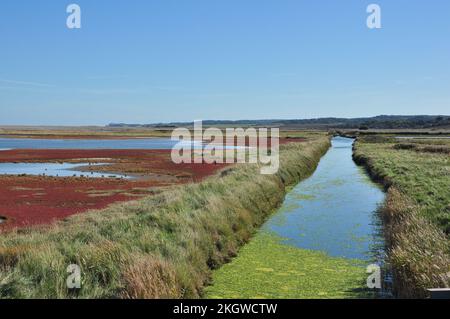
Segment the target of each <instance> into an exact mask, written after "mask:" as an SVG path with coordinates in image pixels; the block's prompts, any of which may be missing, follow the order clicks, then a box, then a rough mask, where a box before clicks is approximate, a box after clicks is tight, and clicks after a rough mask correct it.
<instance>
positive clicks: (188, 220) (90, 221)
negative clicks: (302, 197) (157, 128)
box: [0, 136, 329, 298]
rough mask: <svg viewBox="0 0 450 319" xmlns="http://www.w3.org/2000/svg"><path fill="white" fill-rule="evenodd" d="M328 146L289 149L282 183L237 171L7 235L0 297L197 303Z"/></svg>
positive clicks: (313, 143) (284, 151) (322, 139)
mask: <svg viewBox="0 0 450 319" xmlns="http://www.w3.org/2000/svg"><path fill="white" fill-rule="evenodd" d="M328 147H329V139H328V137H326V136H316V137H312V136H310V141H309V142H306V143H290V144H287V145H283V146H282V147H281V154H280V170H279V172H278V173H277V174H276V175H261V174H259V169H258V167H257V166H256V165H242V166H235V167H233V168H231V169H228V171H227V172H226V173H223V174H222V175H221V176H220V177H219V176H216V177H213V178H209V179H207V180H205V181H204V182H202V183H199V184H191V185H185V186H178V187H174V188H171V189H169V190H167V191H164V192H162V193H161V194H158V195H154V196H151V197H148V198H145V199H143V200H139V201H136V202H130V203H126V204H119V205H114V206H111V207H110V208H108V209H105V210H102V211H95V212H92V213H88V214H83V215H78V216H75V217H72V218H70V219H68V220H67V221H65V222H61V223H58V224H56V225H53V226H51V227H47V228H42V229H28V230H22V231H16V232H14V233H8V234H2V235H1V238H0V297H3V298H35V297H39V298H70V297H82V298H111V297H119V298H196V297H199V296H201V295H202V293H203V288H204V286H205V284H207V283H208V282H209V280H210V274H211V269H215V268H217V267H218V266H220V265H222V264H224V263H226V262H228V261H229V260H230V258H231V257H233V256H235V255H236V252H237V250H238V249H239V247H240V246H242V245H243V244H244V243H245V242H247V241H248V240H249V238H250V237H251V236H252V235H253V234H254V232H255V230H256V229H257V228H258V227H259V226H260V225H261V224H262V223H263V221H264V220H265V219H266V217H267V216H268V215H269V214H270V213H271V212H272V211H273V210H274V209H276V208H277V207H278V206H279V205H280V204H281V203H282V201H283V198H284V195H285V191H286V187H288V186H291V185H294V184H296V183H297V182H299V181H300V180H301V179H303V178H305V177H307V176H308V175H310V174H311V173H312V172H313V171H314V169H315V168H316V166H317V163H318V161H319V159H320V157H321V156H322V155H323V154H324V153H325V152H326V150H327V149H328ZM70 264H77V265H79V266H80V267H81V270H82V289H81V290H79V291H76V292H70V291H68V290H67V288H66V278H67V273H66V268H67V266H68V265H70Z"/></svg>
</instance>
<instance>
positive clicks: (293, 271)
mask: <svg viewBox="0 0 450 319" xmlns="http://www.w3.org/2000/svg"><path fill="white" fill-rule="evenodd" d="M365 277H366V274H365V268H364V266H363V264H362V262H361V261H358V260H350V259H344V258H333V257H330V256H328V255H327V254H325V253H322V252H318V251H313V250H304V249H299V248H296V247H293V246H288V245H285V244H283V241H282V239H280V238H279V237H277V236H275V235H272V234H269V233H267V232H259V233H258V234H257V235H256V236H255V238H254V239H253V240H252V241H251V242H250V243H249V244H248V245H246V246H245V247H244V248H242V250H241V251H240V253H239V257H237V258H236V259H234V260H233V261H232V262H231V263H230V264H227V265H224V266H223V267H222V268H221V269H219V270H217V271H216V272H215V273H214V276H213V285H212V286H210V287H208V288H207V289H206V296H207V297H209V298H358V297H363V296H364V295H363V294H362V293H361V292H362V291H364V283H365Z"/></svg>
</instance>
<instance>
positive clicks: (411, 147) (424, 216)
mask: <svg viewBox="0 0 450 319" xmlns="http://www.w3.org/2000/svg"><path fill="white" fill-rule="evenodd" d="M447 143H448V141H435V140H433V141H430V144H431V145H430V147H434V146H435V145H444V146H445V145H446V144H447ZM424 144H425V141H421V140H420V141H417V142H416V141H415V140H409V141H408V142H407V144H404V145H402V146H399V144H396V143H392V142H388V141H386V140H376V141H375V140H374V139H371V140H366V139H365V138H362V139H360V140H359V141H358V142H357V144H356V148H355V153H354V158H355V160H356V161H357V162H359V163H360V164H362V165H364V166H365V167H366V168H367V169H368V171H369V173H370V174H371V175H372V177H373V178H374V179H376V180H378V181H380V182H381V183H383V184H384V185H385V187H386V188H388V195H387V199H386V203H385V205H384V208H383V209H382V212H381V213H382V214H381V215H382V218H383V220H384V229H385V235H386V239H387V242H388V245H389V251H388V254H389V262H390V264H391V267H392V270H393V275H394V290H395V293H396V294H397V296H399V297H402V298H424V297H427V289H429V288H445V287H450V241H449V238H448V235H449V233H450V185H449V180H450V157H449V156H448V154H445V153H444V152H429V151H428V150H425V151H423V148H424V147H427V146H426V145H425V146H424ZM447 145H448V144H447Z"/></svg>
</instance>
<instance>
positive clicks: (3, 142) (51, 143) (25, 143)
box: [0, 138, 178, 150]
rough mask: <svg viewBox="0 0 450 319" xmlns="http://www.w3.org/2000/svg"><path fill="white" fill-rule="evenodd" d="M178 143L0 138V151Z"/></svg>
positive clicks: (169, 145)
mask: <svg viewBox="0 0 450 319" xmlns="http://www.w3.org/2000/svg"><path fill="white" fill-rule="evenodd" d="M177 143H178V141H172V140H171V139H168V138H145V139H125V140H101V139H99V140H96V139H88V140H83V139H80V140H77V139H20V138H0V150H2V149H3V150H7V149H150V150H159V149H172V147H173V146H174V145H175V144H177Z"/></svg>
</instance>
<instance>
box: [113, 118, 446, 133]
mask: <svg viewBox="0 0 450 319" xmlns="http://www.w3.org/2000/svg"><path fill="white" fill-rule="evenodd" d="M191 125H193V122H173V123H155V124H126V123H111V124H109V125H108V126H109V127H142V128H167V127H179V126H191ZM203 125H205V126H222V125H230V126H238V125H240V126H262V125H264V126H279V127H298V128H301V127H307V128H324V127H326V128H344V129H361V130H364V129H427V128H450V116H447V115H410V116H408V115H380V116H375V117H361V118H335V117H326V118H317V119H294V120H238V121H227V120H206V121H203Z"/></svg>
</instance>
